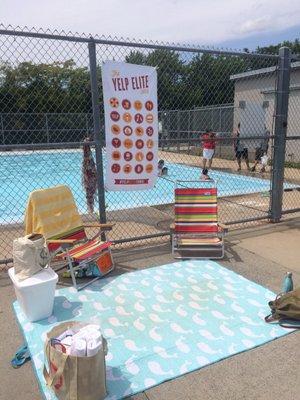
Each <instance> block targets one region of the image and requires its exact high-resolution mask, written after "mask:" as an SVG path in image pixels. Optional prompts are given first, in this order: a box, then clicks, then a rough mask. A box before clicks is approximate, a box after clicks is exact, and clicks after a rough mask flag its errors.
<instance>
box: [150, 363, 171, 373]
mask: <svg viewBox="0 0 300 400" xmlns="http://www.w3.org/2000/svg"><path fill="white" fill-rule="evenodd" d="M148 368H149V370H150V371H151V372H152V374H155V375H173V371H172V370H171V369H170V370H169V371H164V370H163V369H162V367H161V365H160V364H159V363H158V362H156V361H149V362H148Z"/></svg>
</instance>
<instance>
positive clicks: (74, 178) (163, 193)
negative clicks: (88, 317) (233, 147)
mask: <svg viewBox="0 0 300 400" xmlns="http://www.w3.org/2000/svg"><path fill="white" fill-rule="evenodd" d="M104 159H105V157H104ZM81 163H82V152H81V151H78V150H72V151H60V152H58V151H47V152H45V151H38V152H30V153H29V152H28V154H24V153H23V154H20V155H19V154H16V153H1V154H0V198H1V202H0V222H2V223H3V222H4V223H12V222H23V220H24V212H25V207H26V203H27V199H28V195H29V193H30V192H31V191H33V190H35V189H40V188H47V187H51V186H56V185H60V184H64V185H68V186H69V187H70V188H71V190H72V192H73V194H74V196H75V200H76V203H77V205H78V208H79V210H80V212H82V213H86V212H87V209H86V202H85V193H84V190H83V188H82V185H81ZM166 166H167V167H168V176H167V177H166V178H158V179H157V182H156V185H155V187H154V188H152V189H150V190H139V191H132V192H112V191H109V192H108V191H107V192H106V207H107V210H108V211H111V210H120V209H127V208H135V207H142V206H154V205H158V204H168V203H173V202H174V182H173V181H174V180H176V179H177V180H199V177H200V174H201V169H200V168H196V167H190V166H185V165H181V164H176V163H166ZM210 176H211V177H212V178H213V179H215V180H217V186H218V195H219V196H234V195H243V194H248V193H256V192H265V191H267V190H269V189H270V181H269V180H266V179H261V178H256V177H249V176H243V175H238V174H231V173H226V172H220V171H212V172H211V173H210ZM205 184H206V183H205Z"/></svg>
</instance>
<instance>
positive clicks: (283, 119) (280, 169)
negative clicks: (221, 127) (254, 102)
mask: <svg viewBox="0 0 300 400" xmlns="http://www.w3.org/2000/svg"><path fill="white" fill-rule="evenodd" d="M278 63H279V65H278V66H279V68H278V75H277V90H276V109H275V125H274V136H275V137H274V148H273V169H272V194H271V204H270V213H271V217H270V220H271V222H279V221H280V219H281V215H282V200H283V181H284V161H285V144H286V132H287V120H288V104H289V87H290V67H291V52H290V49H289V48H288V47H281V48H280V49H279V61H278Z"/></svg>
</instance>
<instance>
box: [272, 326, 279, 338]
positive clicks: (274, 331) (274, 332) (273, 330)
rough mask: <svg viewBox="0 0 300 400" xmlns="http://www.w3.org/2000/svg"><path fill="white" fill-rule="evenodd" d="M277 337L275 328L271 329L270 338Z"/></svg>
mask: <svg viewBox="0 0 300 400" xmlns="http://www.w3.org/2000/svg"><path fill="white" fill-rule="evenodd" d="M277 335H278V331H277V329H276V328H274V327H273V328H272V329H271V331H270V336H271V337H272V338H275V337H276V336H277Z"/></svg>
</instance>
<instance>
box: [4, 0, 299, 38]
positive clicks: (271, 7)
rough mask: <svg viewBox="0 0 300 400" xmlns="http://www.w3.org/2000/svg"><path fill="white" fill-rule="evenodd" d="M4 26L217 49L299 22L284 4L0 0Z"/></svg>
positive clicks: (292, 0)
mask: <svg viewBox="0 0 300 400" xmlns="http://www.w3.org/2000/svg"><path fill="white" fill-rule="evenodd" d="M0 5H1V18H2V22H4V23H5V24H12V25H20V26H28V27H36V28H39V27H42V28H45V29H46V28H50V29H55V28H57V29H64V30H66V31H69V30H71V31H73V32H85V33H92V34H95V33H98V34H100V35H101V34H103V35H106V36H108V35H111V36H113V37H124V38H132V39H139V38H141V39H143V38H146V39H150V40H158V41H168V42H175V43H178V42H180V43H184V42H191V43H197V44H199V45H205V44H209V45H214V44H219V43H222V42H225V41H228V40H231V41H233V40H234V39H237V40H238V39H241V38H243V37H245V38H246V37H249V36H251V35H255V34H257V33H259V32H270V33H272V32H277V31H280V30H283V29H287V28H289V27H292V26H296V25H299V24H300V2H299V1H298V0H297V1H296V0H285V2H284V11H282V9H283V7H282V0H264V1H257V0H248V1H247V2H242V1H240V0H226V1H224V0H210V1H207V0H163V1H162V0H151V1H149V0H109V1H107V0H72V1H70V0H69V1H67V0H65V1H61V0H51V1H50V0H44V1H40V0H26V1H24V0H0Z"/></svg>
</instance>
